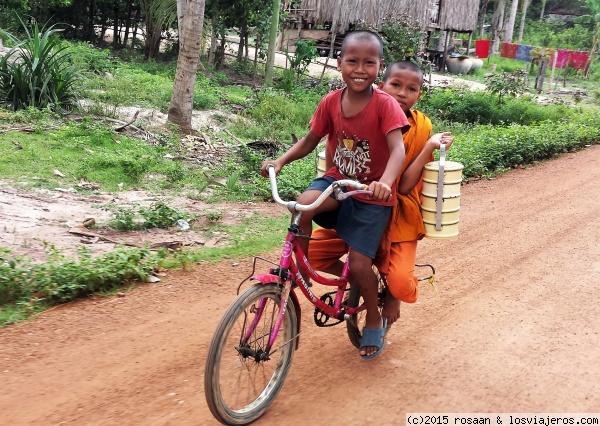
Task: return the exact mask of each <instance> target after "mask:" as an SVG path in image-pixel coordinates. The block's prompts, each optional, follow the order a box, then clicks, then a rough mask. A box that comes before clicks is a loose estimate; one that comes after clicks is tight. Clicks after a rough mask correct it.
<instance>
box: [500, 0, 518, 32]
mask: <svg viewBox="0 0 600 426" xmlns="http://www.w3.org/2000/svg"><path fill="white" fill-rule="evenodd" d="M518 9H519V0H512V4H511V5H510V15H509V16H508V19H507V21H506V24H505V25H504V37H503V38H502V40H503V41H506V42H508V43H512V39H513V33H514V32H515V21H516V19H517V10H518Z"/></svg>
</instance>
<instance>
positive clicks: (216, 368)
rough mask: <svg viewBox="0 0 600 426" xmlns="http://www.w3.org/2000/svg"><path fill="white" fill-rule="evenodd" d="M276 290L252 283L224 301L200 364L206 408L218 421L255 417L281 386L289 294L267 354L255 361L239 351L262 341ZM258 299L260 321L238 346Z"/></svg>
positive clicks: (290, 330) (289, 349) (290, 336)
mask: <svg viewBox="0 0 600 426" xmlns="http://www.w3.org/2000/svg"><path fill="white" fill-rule="evenodd" d="M281 291H282V288H281V286H279V285H275V284H255V285H254V286H252V287H250V288H249V289H248V290H246V291H245V292H244V293H242V294H240V295H239V296H238V297H237V298H236V299H235V300H234V301H233V302H232V303H231V305H229V307H228V308H227V310H226V311H225V313H224V314H223V317H222V318H221V321H220V322H219V324H218V326H217V328H216V330H215V333H214V335H213V337H212V340H211V342H210V346H209V348H208V354H207V359H206V365H205V369H204V393H205V396H206V402H207V404H208V408H209V409H210V411H211V413H212V414H213V416H214V417H215V418H216V419H217V420H219V421H220V422H221V423H223V424H227V425H245V424H248V423H250V422H252V421H254V420H256V419H257V418H259V417H260V416H261V415H262V414H263V413H264V412H265V411H266V410H267V408H268V407H269V405H270V404H271V403H272V402H273V400H274V399H275V397H276V396H277V394H278V393H279V391H280V390H281V387H282V386H283V382H284V381H285V378H286V376H287V374H288V372H289V369H290V365H291V363H292V359H293V357H294V351H295V348H296V342H297V341H296V338H297V335H296V330H297V321H298V318H297V316H296V308H295V307H294V306H293V301H292V299H289V301H288V303H287V304H286V308H285V309H286V312H285V315H284V318H283V323H282V327H281V330H280V331H279V333H278V335H277V339H276V341H275V344H274V345H273V348H272V349H271V352H270V359H269V360H267V361H262V360H261V361H256V359H255V358H254V357H253V356H252V355H250V356H248V354H245V355H246V356H244V354H242V353H241V352H240V350H246V349H247V350H248V351H254V353H255V354H256V353H257V352H258V351H260V350H261V349H262V348H264V347H265V346H266V344H267V342H268V340H269V335H270V333H271V330H273V327H274V322H275V319H276V317H277V313H278V312H279V302H280V301H281ZM263 298H266V299H267V300H266V305H265V309H264V311H263V314H262V316H261V319H260V322H259V323H258V324H257V326H256V328H255V331H254V332H253V334H252V337H251V339H250V342H249V344H248V345H247V346H245V347H244V348H242V349H240V345H239V343H240V341H241V339H242V336H243V333H244V332H245V330H246V325H248V324H250V323H251V322H252V319H253V318H254V316H255V312H256V304H257V303H258V302H259V301H260V300H261V299H263ZM240 321H241V323H240ZM250 382H253V383H250Z"/></svg>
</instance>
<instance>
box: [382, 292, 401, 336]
mask: <svg viewBox="0 0 600 426" xmlns="http://www.w3.org/2000/svg"><path fill="white" fill-rule="evenodd" d="M381 316H382V317H383V318H385V319H387V326H388V328H389V327H390V326H391V325H392V324H393V323H395V322H396V321H398V320H399V319H400V300H398V299H396V298H395V297H394V296H392V293H391V292H390V291H389V290H388V291H386V293H385V302H384V303H383V309H382V310H381Z"/></svg>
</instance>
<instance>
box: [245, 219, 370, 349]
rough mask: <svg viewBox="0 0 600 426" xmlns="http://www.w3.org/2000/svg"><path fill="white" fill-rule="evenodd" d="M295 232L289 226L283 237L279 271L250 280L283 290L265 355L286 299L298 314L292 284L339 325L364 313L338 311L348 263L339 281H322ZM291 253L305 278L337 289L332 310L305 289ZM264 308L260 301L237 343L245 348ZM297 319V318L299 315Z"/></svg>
mask: <svg viewBox="0 0 600 426" xmlns="http://www.w3.org/2000/svg"><path fill="white" fill-rule="evenodd" d="M297 215H298V216H299V213H297ZM298 232H299V230H298V228H297V226H295V223H292V225H291V226H290V228H289V229H288V234H287V237H286V240H285V242H284V245H283V250H282V252H281V257H280V260H279V268H276V269H278V275H275V274H273V273H269V274H261V275H255V276H254V278H255V279H257V280H258V281H260V282H261V283H263V284H271V283H278V284H280V285H283V287H284V288H283V294H282V298H281V303H280V306H279V312H278V314H277V319H276V321H275V327H273V330H272V331H271V335H270V337H269V343H268V345H267V347H266V348H265V349H266V350H265V353H267V354H268V353H269V351H270V350H271V348H272V346H273V343H274V342H275V339H276V337H277V333H278V331H279V330H280V328H281V324H282V323H283V317H284V315H285V307H286V305H287V303H288V300H289V298H290V296H291V297H292V299H293V303H294V305H295V307H296V308H297V311H298V313H299V311H300V304H299V303H298V298H297V296H296V294H295V292H294V290H292V288H291V287H292V285H293V284H294V283H297V284H298V288H299V289H300V291H301V292H302V293H303V294H304V296H305V297H306V298H307V299H308V300H309V301H310V302H311V303H312V304H313V305H314V306H315V307H316V308H318V309H319V310H321V311H322V312H323V313H324V314H325V315H327V316H329V317H333V318H336V319H338V320H340V321H341V320H344V319H347V318H348V317H349V316H351V315H354V314H356V313H358V312H360V311H363V310H364V309H366V308H365V306H364V305H362V306H358V307H355V308H346V309H343V308H342V300H343V297H344V293H345V291H346V286H347V284H348V278H349V275H350V264H349V262H348V259H346V261H345V263H344V267H343V270H342V275H341V276H340V277H339V278H326V277H324V276H322V275H320V274H319V273H317V272H316V271H315V270H314V269H313V268H312V267H311V266H310V263H309V262H308V259H307V258H306V255H305V254H304V252H303V251H302V248H301V247H300V245H299V244H298ZM292 253H293V254H294V256H295V258H296V261H298V262H299V263H300V264H301V265H302V266H303V267H304V269H305V270H306V271H307V273H308V275H309V276H310V278H311V279H312V280H313V281H315V282H317V283H319V284H323V285H327V286H333V287H337V291H336V295H335V299H334V302H333V306H330V305H328V304H326V303H325V302H323V301H322V300H321V299H319V298H318V297H317V296H315V294H314V293H313V292H312V291H311V289H310V287H309V286H308V284H307V283H306V281H305V280H304V278H303V277H302V275H301V274H300V272H299V270H298V266H297V265H296V262H295V261H294V259H293V257H292ZM271 272H275V271H274V270H271ZM264 305H265V300H261V301H260V303H259V306H258V309H257V312H256V315H255V317H254V319H253V321H252V323H251V324H250V326H249V327H248V329H247V330H246V333H245V334H244V339H243V341H242V342H241V343H242V344H245V343H246V342H247V341H248V339H249V338H250V336H251V335H252V332H253V331H254V327H255V326H256V325H257V324H258V321H259V320H260V318H261V316H262V312H263V309H264ZM299 317H300V315H299ZM298 332H299V330H298ZM298 334H299V333H298Z"/></svg>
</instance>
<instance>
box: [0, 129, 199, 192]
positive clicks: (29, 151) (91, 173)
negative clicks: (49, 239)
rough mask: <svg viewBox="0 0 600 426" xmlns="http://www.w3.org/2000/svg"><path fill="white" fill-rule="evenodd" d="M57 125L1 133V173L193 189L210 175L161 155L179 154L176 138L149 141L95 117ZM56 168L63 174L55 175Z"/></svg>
mask: <svg viewBox="0 0 600 426" xmlns="http://www.w3.org/2000/svg"><path fill="white" fill-rule="evenodd" d="M54 126H55V127H56V126H57V127H58V128H57V129H52V130H43V126H36V127H38V130H37V131H36V132H35V133H32V134H25V133H20V132H18V131H8V132H4V133H0V174H2V176H3V177H4V178H9V179H15V180H20V181H23V180H25V181H28V182H30V183H33V182H36V183H35V185H36V186H47V187H56V186H61V187H68V186H76V185H77V184H78V183H79V182H80V180H81V179H84V180H87V181H88V182H94V183H98V184H100V185H101V189H102V190H103V191H109V192H111V191H112V192H114V191H117V190H119V189H130V188H133V187H139V186H143V187H146V188H148V189H151V190H157V191H159V190H166V189H183V188H188V189H193V188H195V187H196V186H197V185H198V184H199V182H203V181H205V180H206V177H205V176H204V175H203V174H202V173H201V171H200V170H198V169H197V168H193V167H191V166H190V165H188V164H184V163H182V162H181V161H180V160H172V159H168V158H163V155H165V154H167V153H171V154H172V155H174V154H177V150H178V149H179V147H178V146H177V141H176V139H175V140H174V141H167V143H166V144H165V145H164V146H150V145H149V144H148V143H147V142H146V141H143V140H138V139H131V138H128V137H125V136H123V135H120V134H118V133H116V132H113V131H112V130H111V129H110V127H109V124H108V123H102V122H97V121H95V122H94V121H91V120H84V121H83V122H81V123H59V122H55V123H54ZM54 170H58V171H60V172H61V173H62V174H64V175H65V177H64V178H60V177H58V176H55V175H54V174H53V171H54ZM150 175H151V176H152V179H149V178H148V176H150Z"/></svg>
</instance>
